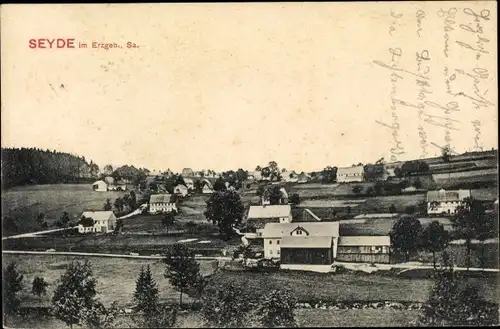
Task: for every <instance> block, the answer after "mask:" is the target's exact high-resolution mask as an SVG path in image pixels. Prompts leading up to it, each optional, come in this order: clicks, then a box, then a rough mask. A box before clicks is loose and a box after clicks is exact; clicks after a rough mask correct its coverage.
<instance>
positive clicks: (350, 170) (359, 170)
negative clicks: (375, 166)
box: [337, 166, 365, 175]
mask: <svg viewBox="0 0 500 329" xmlns="http://www.w3.org/2000/svg"><path fill="white" fill-rule="evenodd" d="M364 172H365V169H364V167H363V166H356V167H344V168H338V169H337V175H354V174H364Z"/></svg>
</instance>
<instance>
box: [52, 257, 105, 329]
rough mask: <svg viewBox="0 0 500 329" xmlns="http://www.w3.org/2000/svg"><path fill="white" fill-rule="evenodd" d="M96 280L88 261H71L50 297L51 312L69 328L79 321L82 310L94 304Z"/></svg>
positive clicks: (90, 307)
mask: <svg viewBox="0 0 500 329" xmlns="http://www.w3.org/2000/svg"><path fill="white" fill-rule="evenodd" d="M95 296H96V280H95V279H94V278H93V276H92V268H91V265H90V262H88V261H86V262H85V263H80V262H73V263H71V264H70V265H69V267H68V268H67V269H66V272H65V273H64V274H63V275H62V276H61V278H60V279H59V281H58V285H57V287H56V289H55V291H54V296H53V297H52V307H53V314H54V316H55V317H56V318H58V319H59V320H61V321H63V322H64V323H66V325H68V326H70V327H71V328H72V327H73V325H75V324H79V323H80V319H81V317H80V315H81V312H82V310H88V309H92V308H93V307H94V305H95Z"/></svg>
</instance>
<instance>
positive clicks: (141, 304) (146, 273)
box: [134, 265, 159, 314]
mask: <svg viewBox="0 0 500 329" xmlns="http://www.w3.org/2000/svg"><path fill="white" fill-rule="evenodd" d="M134 301H135V303H136V305H137V310H138V311H142V312H144V314H151V313H152V312H154V311H155V310H156V308H157V306H158V301H159V297H158V286H157V284H156V282H155V280H154V279H153V276H152V274H151V269H150V267H149V265H148V266H147V267H146V268H144V267H141V272H140V273H139V277H138V278H137V281H136V285H135V292H134Z"/></svg>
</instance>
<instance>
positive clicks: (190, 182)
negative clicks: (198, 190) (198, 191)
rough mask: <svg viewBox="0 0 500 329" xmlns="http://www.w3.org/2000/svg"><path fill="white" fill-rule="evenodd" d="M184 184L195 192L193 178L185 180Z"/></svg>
mask: <svg viewBox="0 0 500 329" xmlns="http://www.w3.org/2000/svg"><path fill="white" fill-rule="evenodd" d="M184 183H186V187H187V188H188V190H194V182H193V180H192V179H191V178H184Z"/></svg>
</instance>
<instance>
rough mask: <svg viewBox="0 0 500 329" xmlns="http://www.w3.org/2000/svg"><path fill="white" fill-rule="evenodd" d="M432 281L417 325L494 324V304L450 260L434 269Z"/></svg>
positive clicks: (495, 310)
mask: <svg viewBox="0 0 500 329" xmlns="http://www.w3.org/2000/svg"><path fill="white" fill-rule="evenodd" d="M434 277H435V284H434V287H433V289H432V291H431V294H430V296H429V299H428V301H427V302H426V304H425V305H424V310H423V312H422V315H421V317H420V319H419V322H420V323H419V324H422V325H425V326H429V325H430V326H436V327H442V326H491V325H495V324H498V305H494V304H491V303H488V302H486V301H485V300H483V299H482V298H481V297H480V296H479V293H478V289H477V288H475V287H472V286H471V285H470V284H469V283H468V282H467V281H466V279H465V278H463V277H462V276H461V275H459V274H458V273H457V272H455V271H453V267H452V265H451V263H448V264H447V266H446V267H445V268H444V269H440V270H435V275H434Z"/></svg>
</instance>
